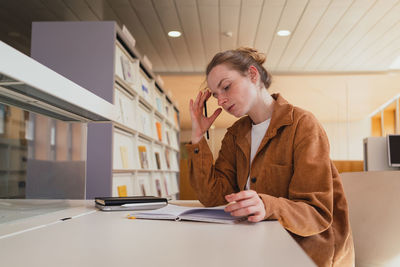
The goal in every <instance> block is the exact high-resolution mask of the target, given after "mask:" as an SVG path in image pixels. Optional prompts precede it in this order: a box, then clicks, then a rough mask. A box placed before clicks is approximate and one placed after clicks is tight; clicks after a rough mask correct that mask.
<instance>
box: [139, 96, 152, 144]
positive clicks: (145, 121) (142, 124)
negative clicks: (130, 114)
mask: <svg viewBox="0 0 400 267" xmlns="http://www.w3.org/2000/svg"><path fill="white" fill-rule="evenodd" d="M137 111H138V117H137V123H138V128H137V129H138V131H139V132H140V133H143V134H144V135H147V136H149V137H150V136H152V131H151V128H152V125H151V122H152V118H151V111H150V109H149V108H148V107H146V106H145V105H144V104H142V103H141V102H139V105H138V109H137Z"/></svg>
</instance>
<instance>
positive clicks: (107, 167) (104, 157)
mask: <svg viewBox="0 0 400 267" xmlns="http://www.w3.org/2000/svg"><path fill="white" fill-rule="evenodd" d="M87 148H88V150H87V151H88V152H87V153H88V155H87V162H86V198H87V199H93V198H95V197H99V196H111V188H112V153H113V151H112V125H111V123H107V124H105V123H89V124H88V138H87Z"/></svg>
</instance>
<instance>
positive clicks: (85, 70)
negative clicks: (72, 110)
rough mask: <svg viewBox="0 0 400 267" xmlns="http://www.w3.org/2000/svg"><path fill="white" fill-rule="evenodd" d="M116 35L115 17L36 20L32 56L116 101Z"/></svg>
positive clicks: (89, 88)
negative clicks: (59, 20)
mask: <svg viewBox="0 0 400 267" xmlns="http://www.w3.org/2000/svg"><path fill="white" fill-rule="evenodd" d="M115 38H116V25H115V22H112V21H101V22H70V21H67V22H33V23H32V46H31V56H32V58H34V59H35V60H37V61H39V62H40V63H42V64H43V65H45V66H47V67H49V68H50V69H52V70H54V71H56V72H58V73H59V74H61V75H63V76H65V77H66V78H68V79H70V80H71V81H74V82H75V83H77V84H79V85H80V86H82V87H84V88H86V89H87V90H89V91H91V92H93V93H95V94H96V95H98V96H100V97H102V98H103V99H105V100H107V101H109V102H110V103H113V89H112V88H113V83H114V55H115V53H114V50H115ZM43 78H44V79H45V78H46V77H43Z"/></svg>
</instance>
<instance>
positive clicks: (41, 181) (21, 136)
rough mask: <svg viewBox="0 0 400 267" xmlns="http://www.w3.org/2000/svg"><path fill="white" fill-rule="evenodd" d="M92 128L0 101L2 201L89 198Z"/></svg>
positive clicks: (0, 182) (0, 187) (0, 185)
mask: <svg viewBox="0 0 400 267" xmlns="http://www.w3.org/2000/svg"><path fill="white" fill-rule="evenodd" d="M86 134H87V125H86V124H85V123H82V122H65V121H61V120H58V119H54V118H51V117H47V116H45V115H40V114H36V113H33V112H29V111H25V110H23V109H20V108H18V107H14V106H9V105H5V104H1V103H0V198H15V199H25V198H27V199H84V198H85V172H86V171H85V168H86Z"/></svg>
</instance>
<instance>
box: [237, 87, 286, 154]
mask: <svg viewBox="0 0 400 267" xmlns="http://www.w3.org/2000/svg"><path fill="white" fill-rule="evenodd" d="M272 97H273V98H274V99H275V105H274V111H273V112H272V117H271V122H270V124H269V127H268V130H267V132H266V134H265V136H264V138H263V140H262V141H261V144H260V147H259V149H261V148H262V147H263V146H264V145H265V144H266V143H267V142H268V141H269V140H270V139H271V138H273V137H274V136H275V135H276V134H277V132H278V130H279V128H281V127H283V126H286V125H291V124H292V123H293V105H291V104H289V103H288V102H287V101H286V100H285V99H284V98H283V97H282V96H281V95H280V94H272ZM251 124H252V121H251V119H250V117H249V116H246V117H245V118H244V120H243V122H242V123H241V124H240V127H239V128H238V131H237V132H236V137H237V139H236V142H237V145H238V146H239V147H240V149H241V150H242V151H243V152H244V154H245V155H246V157H247V158H250V144H251Z"/></svg>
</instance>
